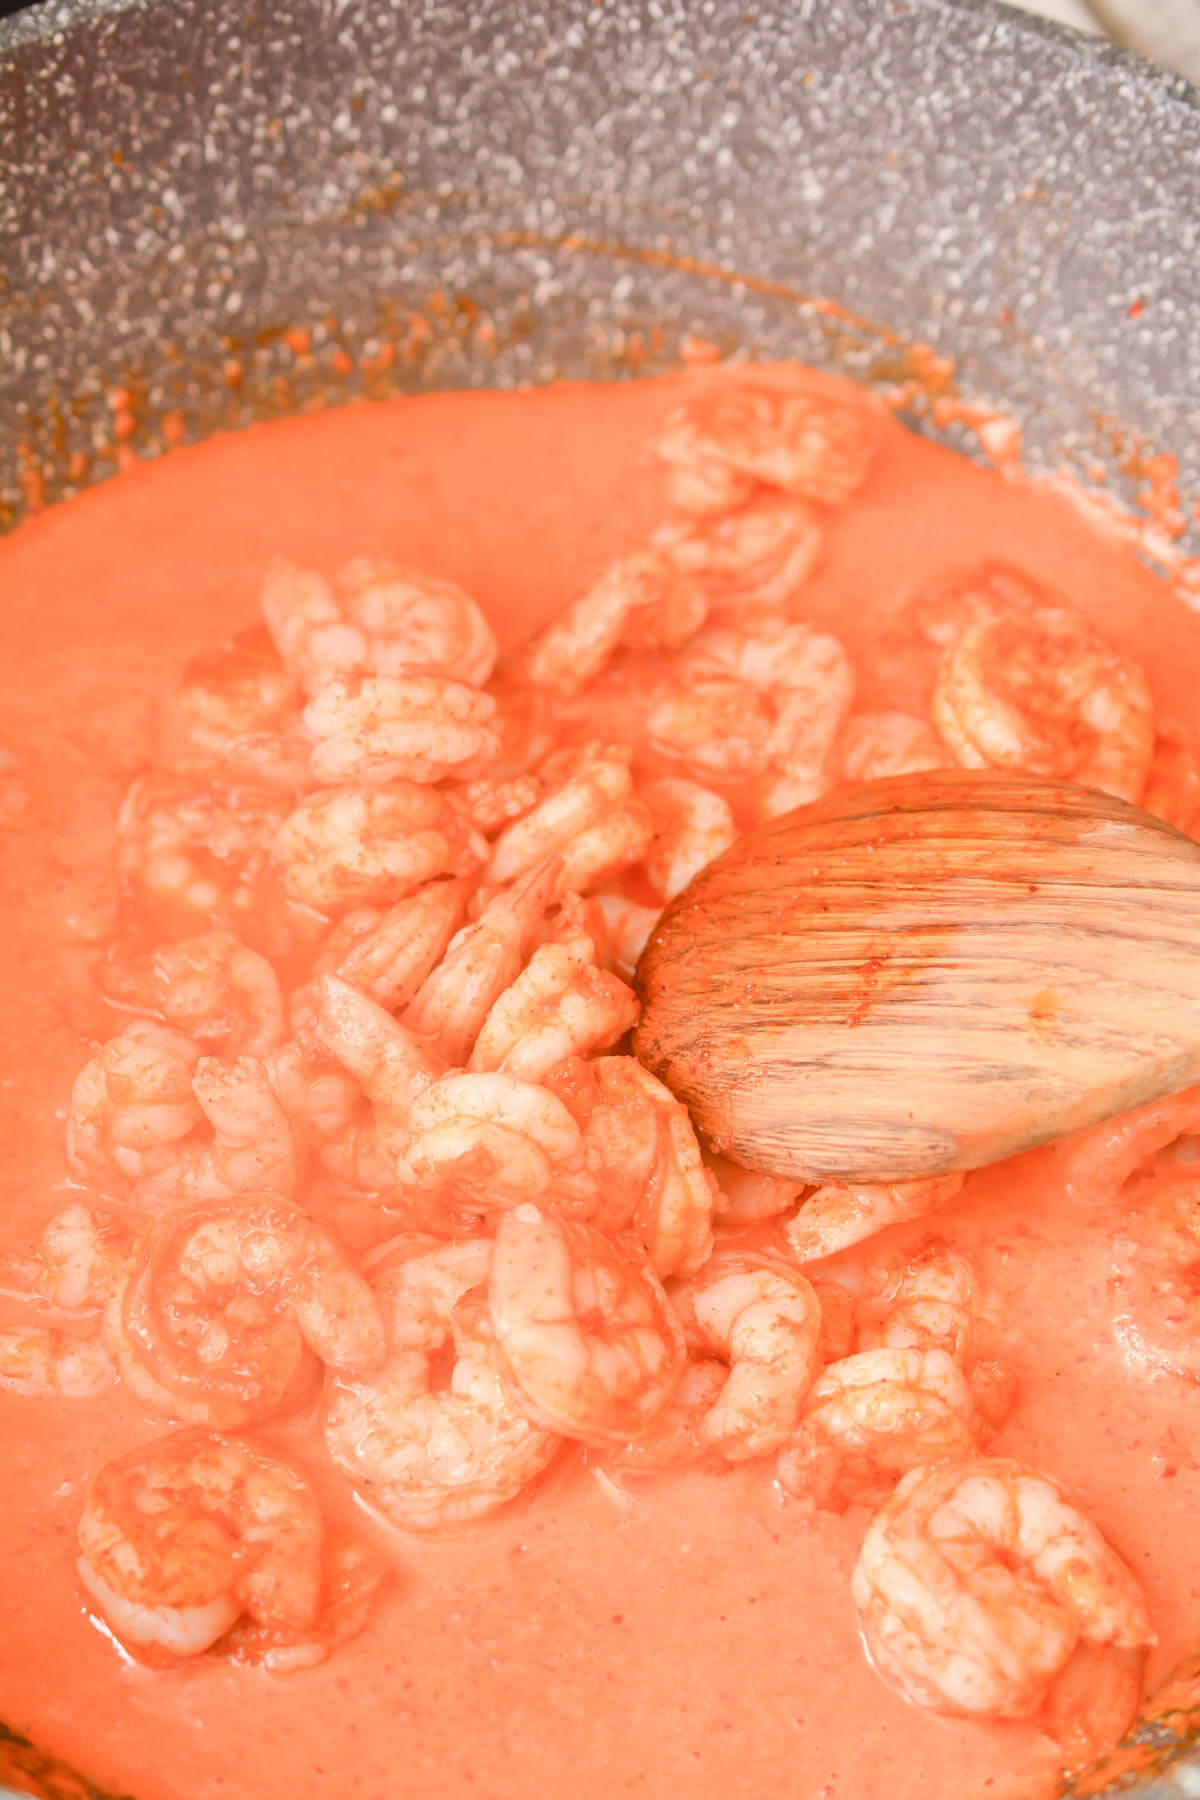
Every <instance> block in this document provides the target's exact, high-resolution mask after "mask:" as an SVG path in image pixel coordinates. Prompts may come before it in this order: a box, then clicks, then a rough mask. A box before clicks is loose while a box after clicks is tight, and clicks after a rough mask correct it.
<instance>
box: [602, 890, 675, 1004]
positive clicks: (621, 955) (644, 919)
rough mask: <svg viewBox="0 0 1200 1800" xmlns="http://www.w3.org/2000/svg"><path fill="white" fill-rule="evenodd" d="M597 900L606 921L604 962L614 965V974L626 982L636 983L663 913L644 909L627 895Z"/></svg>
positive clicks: (655, 909) (653, 908)
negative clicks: (643, 956) (635, 976)
mask: <svg viewBox="0 0 1200 1800" xmlns="http://www.w3.org/2000/svg"><path fill="white" fill-rule="evenodd" d="M595 898H596V904H597V905H598V906H599V908H600V913H601V916H602V918H603V920H604V932H603V943H604V950H605V955H604V957H603V958H602V960H603V961H604V962H605V963H611V965H612V969H613V972H614V974H617V975H619V976H620V977H621V980H622V981H627V982H629V981H632V980H633V973H634V970H635V969H636V968H637V966H638V963H639V962H640V961H641V956H642V951H643V950H644V949H645V948H646V945H647V944H648V943H649V941H650V933H651V932H652V931H653V930H654V927H655V926H656V925H657V924H658V921H659V919H660V918H661V917H662V913H661V911H660V909H659V908H658V907H656V906H642V905H641V904H640V903H639V902H638V901H636V900H627V899H626V898H625V896H624V895H623V894H597V895H596V897H595Z"/></svg>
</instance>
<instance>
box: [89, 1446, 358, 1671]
mask: <svg viewBox="0 0 1200 1800" xmlns="http://www.w3.org/2000/svg"><path fill="white" fill-rule="evenodd" d="M78 1568H79V1577H80V1580H81V1581H82V1583H83V1586H84V1588H85V1590H86V1592H87V1594H88V1597H89V1600H90V1601H91V1603H92V1605H93V1606H94V1608H95V1610H96V1612H97V1613H98V1614H99V1616H100V1618H102V1619H103V1621H104V1623H105V1624H106V1625H107V1626H108V1628H109V1630H110V1631H111V1632H112V1633H113V1635H114V1636H115V1637H117V1638H118V1639H119V1640H120V1642H121V1643H122V1644H123V1645H124V1646H125V1648H126V1649H127V1650H128V1651H130V1652H131V1654H133V1655H134V1656H137V1657H138V1658H139V1659H140V1660H141V1661H143V1662H147V1663H149V1664H150V1665H151V1666H153V1667H157V1668H166V1667H169V1666H170V1665H171V1664H173V1663H176V1662H180V1661H182V1660H183V1659H185V1658H187V1657H190V1656H198V1655H200V1654H202V1653H203V1652H204V1651H205V1650H208V1649H210V1648H211V1647H212V1646H213V1645H215V1644H216V1643H217V1641H218V1640H219V1639H220V1638H222V1637H224V1635H225V1634H226V1633H227V1632H228V1631H229V1630H230V1628H231V1627H232V1626H234V1625H235V1624H236V1622H237V1621H238V1620H239V1619H241V1618H242V1617H243V1615H248V1616H249V1618H250V1620H252V1621H253V1622H254V1623H255V1624H257V1625H259V1626H261V1627H264V1628H265V1629H266V1630H267V1631H269V1632H270V1633H272V1634H274V1635H275V1636H276V1637H277V1638H278V1639H279V1640H281V1641H283V1642H287V1641H290V1640H292V1639H298V1640H300V1641H302V1642H305V1643H309V1644H311V1643H312V1642H313V1641H314V1638H315V1636H316V1635H317V1633H318V1628H319V1624H320V1621H321V1615H322V1610H323V1606H324V1603H325V1599H326V1592H325V1590H326V1584H327V1579H328V1568H327V1545H326V1530H325V1524H324V1520H323V1518H322V1515H321V1508H320V1506H319V1504H318V1502H317V1498H316V1495H315V1494H314V1493H313V1491H312V1489H311V1488H310V1487H309V1484H308V1482H307V1481H305V1479H304V1477H303V1476H302V1475H300V1474H299V1473H298V1472H297V1471H296V1470H295V1469H293V1468H291V1467H290V1465H289V1464H287V1463H285V1462H283V1461H281V1460H280V1459H279V1458H278V1457H275V1456H272V1455H269V1454H268V1453H267V1452H266V1451H264V1450H261V1449H259V1447H258V1446H257V1445H256V1444H253V1443H251V1442H250V1440H249V1439H248V1438H241V1437H227V1436H221V1435H219V1434H218V1433H217V1432H213V1431H196V1430H191V1431H176V1432H172V1433H171V1435H170V1436H169V1437H165V1438H159V1439H157V1440H156V1441H155V1442H153V1443H149V1444H143V1445H141V1446H139V1448H138V1449H136V1450H131V1451H129V1452H128V1453H127V1454H126V1455H125V1456H120V1457H118V1458H117V1459H116V1460H115V1461H114V1462H110V1463H106V1464H105V1466H104V1467H103V1468H102V1469H101V1471H100V1473H99V1474H98V1475H97V1476H96V1479H95V1481H94V1482H93V1483H92V1486H91V1489H90V1491H89V1493H88V1497H87V1500H86V1502H85V1505H84V1508H83V1514H82V1516H81V1518H80V1521H79V1562H78Z"/></svg>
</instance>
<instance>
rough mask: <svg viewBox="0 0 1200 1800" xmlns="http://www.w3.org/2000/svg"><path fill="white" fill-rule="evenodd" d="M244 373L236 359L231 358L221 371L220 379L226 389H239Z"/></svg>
mask: <svg viewBox="0 0 1200 1800" xmlns="http://www.w3.org/2000/svg"><path fill="white" fill-rule="evenodd" d="M245 374H246V371H245V369H244V368H243V367H242V365H241V363H240V362H239V361H238V360H237V358H236V357H233V356H231V357H230V359H229V361H228V362H227V363H226V364H225V367H224V369H223V370H222V379H223V380H224V382H225V386H226V387H227V388H234V389H236V388H240V387H241V385H242V382H243V380H244V379H245Z"/></svg>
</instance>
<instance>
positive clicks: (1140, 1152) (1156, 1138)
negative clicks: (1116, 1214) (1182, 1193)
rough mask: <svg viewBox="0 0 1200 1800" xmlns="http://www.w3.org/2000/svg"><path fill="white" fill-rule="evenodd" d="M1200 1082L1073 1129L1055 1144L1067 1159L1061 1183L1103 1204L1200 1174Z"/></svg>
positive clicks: (1074, 1193)
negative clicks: (1199, 1141)
mask: <svg viewBox="0 0 1200 1800" xmlns="http://www.w3.org/2000/svg"><path fill="white" fill-rule="evenodd" d="M1198 1138H1200V1087H1190V1088H1184V1089H1183V1091H1182V1092H1181V1093H1178V1094H1169V1095H1168V1096H1167V1098H1166V1099H1165V1100H1150V1101H1148V1102H1147V1103H1146V1105H1145V1106H1135V1107H1134V1109H1133V1111H1132V1112H1127V1113H1120V1114H1118V1115H1117V1117H1116V1118H1113V1119H1104V1120H1102V1121H1101V1123H1100V1124H1099V1125H1090V1126H1088V1128H1087V1129H1086V1130H1085V1131H1076V1132H1072V1133H1071V1135H1070V1136H1069V1137H1064V1138H1059V1139H1058V1141H1057V1143H1056V1144H1055V1145H1054V1150H1053V1154H1054V1156H1055V1159H1056V1160H1058V1159H1061V1160H1062V1162H1063V1163H1064V1164H1065V1168H1064V1173H1063V1187H1064V1188H1065V1190H1066V1192H1067V1193H1068V1194H1070V1195H1071V1197H1072V1198H1073V1199H1078V1200H1083V1201H1085V1202H1086V1203H1087V1204H1089V1205H1092V1206H1095V1205H1103V1204H1105V1202H1108V1201H1113V1200H1117V1199H1125V1198H1133V1197H1134V1196H1136V1195H1139V1194H1140V1195H1142V1196H1144V1195H1145V1194H1146V1193H1147V1192H1149V1191H1150V1190H1151V1189H1152V1188H1153V1187H1154V1186H1155V1185H1156V1184H1157V1183H1159V1182H1161V1181H1162V1180H1164V1179H1165V1180H1167V1181H1173V1180H1174V1179H1175V1178H1177V1177H1179V1176H1181V1175H1187V1174H1191V1173H1195V1174H1198V1175H1200V1167H1197V1158H1198V1157H1200V1145H1198V1144H1197V1141H1196V1140H1197V1139H1198Z"/></svg>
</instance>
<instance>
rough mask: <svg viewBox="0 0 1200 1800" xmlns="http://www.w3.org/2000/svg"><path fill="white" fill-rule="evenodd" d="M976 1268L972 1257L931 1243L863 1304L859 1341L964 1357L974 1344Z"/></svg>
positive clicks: (863, 1346) (869, 1346) (866, 1347)
mask: <svg viewBox="0 0 1200 1800" xmlns="http://www.w3.org/2000/svg"><path fill="white" fill-rule="evenodd" d="M974 1321H975V1271H974V1269H973V1268H972V1266H971V1261H970V1258H969V1257H967V1256H964V1255H963V1254H962V1252H961V1251H958V1250H951V1249H949V1248H948V1247H947V1246H945V1245H942V1244H934V1245H930V1246H928V1247H927V1248H926V1249H925V1250H923V1251H922V1252H921V1253H920V1254H919V1255H917V1256H915V1257H913V1258H912V1260H911V1261H910V1262H908V1263H906V1264H905V1265H904V1266H903V1267H902V1268H901V1269H899V1270H896V1271H893V1272H891V1273H890V1275H889V1278H888V1279H886V1280H885V1281H884V1283H883V1286H882V1288H881V1290H880V1292H878V1293H877V1294H875V1295H872V1296H871V1297H870V1298H869V1299H866V1300H864V1301H863V1302H862V1304H861V1305H860V1308H859V1346H860V1348H861V1349H863V1350H871V1349H876V1348H884V1347H886V1348H892V1349H916V1350H944V1351H945V1352H946V1353H947V1355H949V1356H955V1357H958V1358H959V1359H960V1360H962V1359H964V1358H965V1357H966V1356H967V1355H968V1354H969V1352H970V1350H971V1347H972V1337H973V1328H974Z"/></svg>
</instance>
